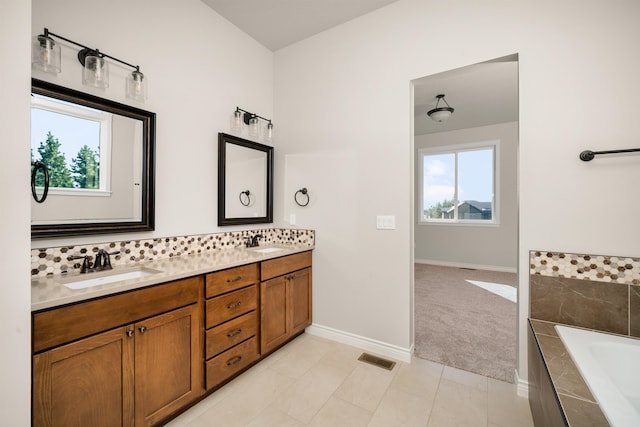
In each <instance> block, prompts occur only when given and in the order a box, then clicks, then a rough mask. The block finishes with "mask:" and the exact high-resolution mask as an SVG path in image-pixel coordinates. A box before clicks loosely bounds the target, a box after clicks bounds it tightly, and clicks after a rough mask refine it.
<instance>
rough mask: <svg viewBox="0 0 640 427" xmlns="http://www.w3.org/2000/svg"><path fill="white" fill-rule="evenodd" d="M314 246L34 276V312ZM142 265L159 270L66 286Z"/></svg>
mask: <svg viewBox="0 0 640 427" xmlns="http://www.w3.org/2000/svg"><path fill="white" fill-rule="evenodd" d="M266 247H274V248H279V249H281V250H279V251H275V252H268V253H260V252H256V251H255V249H264V248H266ZM312 249H313V246H309V245H307V244H301V245H295V244H294V245H273V246H260V247H258V248H244V247H239V248H234V249H223V250H219V251H210V252H207V253H201V254H194V255H182V256H178V257H172V258H165V259H159V260H154V261H144V262H137V263H135V264H132V265H126V266H115V267H113V270H108V271H107V272H95V273H88V274H82V275H81V274H80V273H79V272H72V273H68V274H60V275H54V276H50V277H46V278H34V279H32V280H31V311H38V310H44V309H48V308H53V307H57V306H61V305H65V304H71V303H76V302H80V301H85V300H89V299H92V298H98V297H103V296H107V295H111V294H116V293H119V292H125V291H130V290H133V289H139V288H143V287H145V286H151V285H156V284H159V283H165V282H170V281H173V280H178V279H184V278H186V277H192V276H197V275H200V274H205V273H210V272H214V271H219V270H224V269H226V268H230V267H237V266H240V265H245V264H251V263H254V262H260V261H265V260H268V259H272V258H279V257H282V256H286V255H291V254H295V253H299V252H306V251H309V250H312ZM140 268H143V269H151V270H157V271H159V273H156V274H151V275H148V276H144V277H139V278H134V279H127V280H121V281H118V282H113V283H108V284H103V285H96V286H91V287H88V288H84V289H76V290H74V289H69V288H67V287H66V286H64V284H65V283H68V282H70V281H73V280H74V279H77V280H84V279H91V278H94V277H100V276H102V275H113V274H118V273H125V272H128V271H132V270H137V269H140Z"/></svg>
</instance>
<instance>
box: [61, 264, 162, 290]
mask: <svg viewBox="0 0 640 427" xmlns="http://www.w3.org/2000/svg"><path fill="white" fill-rule="evenodd" d="M157 273H160V271H159V270H152V269H150V268H139V269H136V270H129V271H123V272H121V273H113V274H108V273H107V274H103V275H101V276H93V277H91V275H92V274H101V273H87V275H88V277H87V276H85V275H83V276H82V277H83V278H82V279H78V280H73V281H69V282H68V283H65V284H64V286H66V287H67V288H69V289H84V288H89V287H91V286H97V285H106V284H107V283H115V282H121V281H123V280H129V279H137V278H140V277H146V276H151V275H153V274H157ZM85 277H86V279H85Z"/></svg>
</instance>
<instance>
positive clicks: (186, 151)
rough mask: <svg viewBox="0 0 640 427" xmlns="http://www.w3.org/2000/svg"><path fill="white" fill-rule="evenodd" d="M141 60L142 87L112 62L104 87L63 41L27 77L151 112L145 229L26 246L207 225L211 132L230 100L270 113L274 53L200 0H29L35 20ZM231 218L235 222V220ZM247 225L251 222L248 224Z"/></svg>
mask: <svg viewBox="0 0 640 427" xmlns="http://www.w3.org/2000/svg"><path fill="white" fill-rule="evenodd" d="M44 27H47V28H49V31H51V32H54V33H57V34H60V35H62V36H64V37H67V38H69V39H71V40H74V41H76V42H79V43H82V44H84V45H88V46H90V47H95V48H98V49H101V50H102V51H103V52H105V53H108V54H110V55H112V56H115V57H117V58H119V59H122V60H124V61H127V62H130V63H134V64H138V65H140V68H141V71H142V72H143V73H144V74H145V76H146V77H147V79H148V90H149V96H148V99H147V101H146V103H144V104H141V103H137V102H135V101H131V100H128V99H127V98H125V96H124V84H125V76H126V74H127V73H128V72H130V70H129V69H126V68H124V67H120V66H118V65H117V64H115V63H111V64H110V87H109V88H107V89H106V90H99V89H93V88H89V87H87V86H83V85H82V83H81V80H82V74H81V73H82V67H81V65H80V63H79V62H78V60H77V59H76V54H77V51H78V49H77V48H75V47H65V46H63V47H62V49H63V53H62V56H63V62H62V73H60V74H58V75H57V76H52V75H50V74H46V73H42V72H40V71H38V70H34V71H32V74H33V77H36V78H40V79H43V80H47V81H51V82H53V83H56V84H59V85H62V86H66V87H70V88H72V89H77V90H80V91H83V92H89V93H92V94H95V95H98V96H101V97H104V98H108V99H113V100H115V101H118V102H122V103H126V104H132V105H134V106H136V107H139V108H142V109H145V110H150V111H153V112H155V113H156V119H157V121H156V204H155V207H156V229H155V231H154V232H150V233H135V234H130V235H125V234H122V235H113V236H100V237H98V238H96V237H95V236H89V237H84V238H80V237H78V238H62V239H46V240H35V241H33V242H32V247H34V248H36V247H46V246H57V245H62V244H65V245H66V244H71V243H93V242H101V241H110V240H116V239H123V240H126V239H142V238H150V237H163V236H174V235H186V234H201V233H215V232H218V231H224V230H226V228H219V227H217V225H216V224H217V170H218V166H217V164H218V163H217V156H218V149H217V147H218V138H217V135H218V132H229V126H230V118H231V115H232V113H233V111H234V110H235V108H236V106H239V107H240V108H244V109H247V110H249V111H254V112H256V113H257V114H259V115H261V116H264V117H272V113H273V53H272V52H271V51H269V50H267V49H266V48H264V47H263V46H262V45H260V44H259V43H257V42H256V41H255V40H253V39H251V38H250V37H249V36H248V35H246V34H244V33H243V32H241V31H240V30H239V29H238V28H236V27H234V26H233V25H231V24H230V23H229V22H228V21H226V20H225V19H223V18H222V17H220V16H219V15H218V14H216V13H215V12H214V11H213V10H212V9H211V8H209V7H208V6H206V5H205V4H204V3H202V2H201V1H200V0H182V1H180V2H176V1H171V0H139V1H134V2H131V1H126V0H113V1H110V2H109V3H108V4H106V5H105V3H104V2H97V1H89V2H88V1H86V0H60V1H56V2H51V1H47V0H33V28H32V35H36V34H40V33H42V31H43V28H44ZM237 228H238V227H236V228H235V229H237ZM252 228H255V227H252Z"/></svg>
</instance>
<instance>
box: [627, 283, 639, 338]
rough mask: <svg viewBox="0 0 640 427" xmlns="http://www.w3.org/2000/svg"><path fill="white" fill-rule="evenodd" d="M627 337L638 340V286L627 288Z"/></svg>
mask: <svg viewBox="0 0 640 427" xmlns="http://www.w3.org/2000/svg"><path fill="white" fill-rule="evenodd" d="M629 315H630V316H631V317H630V318H629V335H631V336H632V337H636V338H640V286H629Z"/></svg>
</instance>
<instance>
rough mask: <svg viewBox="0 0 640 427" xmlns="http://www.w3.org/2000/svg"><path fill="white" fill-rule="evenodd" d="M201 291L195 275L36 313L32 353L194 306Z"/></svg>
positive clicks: (200, 280)
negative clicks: (170, 311) (159, 314)
mask: <svg viewBox="0 0 640 427" xmlns="http://www.w3.org/2000/svg"><path fill="white" fill-rule="evenodd" d="M202 288H203V286H202V276H196V277H192V278H190V279H183V280H177V281H175V282H169V283H165V284H162V285H157V286H150V287H147V288H142V289H139V290H135V291H131V292H125V293H121V294H116V295H111V296H107V297H104V298H98V299H94V300H89V301H86V302H82V303H80V304H74V305H68V306H64V307H60V308H55V309H53V310H48V311H42V312H38V313H34V314H33V315H32V322H33V324H32V328H33V329H32V330H33V351H34V353H37V352H40V351H42V350H45V349H48V348H52V347H55V346H57V345H60V344H65V343H68V342H71V341H75V340H77V339H79V338H84V337H87V336H89V335H93V334H96V333H98V332H103V331H106V330H108V329H111V328H114V327H117V326H121V325H125V324H127V323H133V322H136V321H137V320H140V319H144V318H145V317H151V316H154V315H156V314H158V313H162V312H165V311H169V310H173V309H174V308H179V307H183V306H186V305H189V304H192V303H194V302H197V301H198V300H199V299H200V298H201V295H202ZM116 307H117V309H116Z"/></svg>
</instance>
